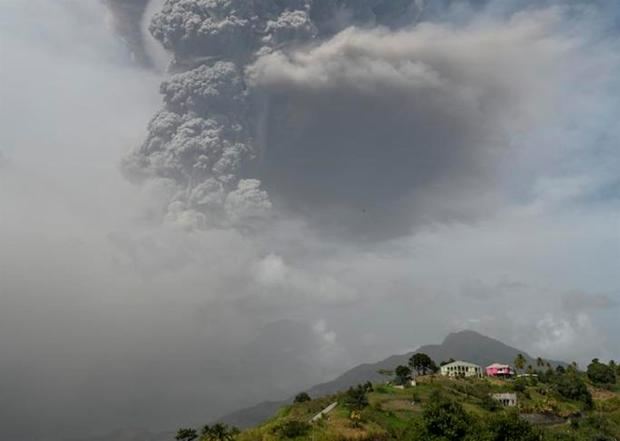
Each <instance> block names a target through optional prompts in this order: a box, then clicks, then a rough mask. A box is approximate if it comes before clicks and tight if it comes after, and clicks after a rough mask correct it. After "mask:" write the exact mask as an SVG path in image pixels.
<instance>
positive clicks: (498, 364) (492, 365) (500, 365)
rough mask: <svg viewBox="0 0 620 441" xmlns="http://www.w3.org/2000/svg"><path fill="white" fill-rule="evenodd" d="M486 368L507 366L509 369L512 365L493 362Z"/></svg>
mask: <svg viewBox="0 0 620 441" xmlns="http://www.w3.org/2000/svg"><path fill="white" fill-rule="evenodd" d="M488 368H497V369H502V368H503V369H505V368H509V369H512V367H510V365H508V364H501V363H493V364H491V365H489V366H487V369H488Z"/></svg>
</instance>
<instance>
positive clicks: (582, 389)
mask: <svg viewBox="0 0 620 441" xmlns="http://www.w3.org/2000/svg"><path fill="white" fill-rule="evenodd" d="M553 382H554V387H555V390H556V391H557V392H558V393H559V394H560V395H562V396H563V397H564V398H568V399H569V400H575V401H581V402H582V403H584V404H585V405H586V408H591V407H592V405H593V401H592V395H591V394H590V391H589V390H588V386H587V385H586V383H585V382H584V381H583V380H582V379H581V378H579V376H578V375H577V374H574V373H564V374H562V375H555V376H554V377H553Z"/></svg>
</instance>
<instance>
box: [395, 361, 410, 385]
mask: <svg viewBox="0 0 620 441" xmlns="http://www.w3.org/2000/svg"><path fill="white" fill-rule="evenodd" d="M395 373H396V381H397V382H398V384H406V383H407V382H408V381H409V380H410V379H411V369H410V368H409V367H408V366H403V365H400V366H398V367H397V368H396V371H395Z"/></svg>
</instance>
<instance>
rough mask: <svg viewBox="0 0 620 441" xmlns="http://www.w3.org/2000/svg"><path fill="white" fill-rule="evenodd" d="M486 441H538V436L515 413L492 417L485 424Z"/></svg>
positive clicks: (528, 424) (529, 425)
mask: <svg viewBox="0 0 620 441" xmlns="http://www.w3.org/2000/svg"><path fill="white" fill-rule="evenodd" d="M487 433H488V435H487V436H486V437H484V439H485V440H486V441H538V440H539V439H540V438H539V434H538V433H536V431H535V430H534V428H533V427H532V425H531V424H530V423H528V422H527V421H524V420H522V419H521V418H519V416H518V414H517V413H516V412H509V413H502V414H497V415H494V416H493V417H492V418H490V419H489V421H488V423H487Z"/></svg>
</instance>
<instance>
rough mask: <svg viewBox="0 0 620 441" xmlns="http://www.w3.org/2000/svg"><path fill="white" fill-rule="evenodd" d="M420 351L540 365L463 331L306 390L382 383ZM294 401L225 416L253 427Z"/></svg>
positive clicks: (322, 391)
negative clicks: (384, 372) (384, 371)
mask: <svg viewBox="0 0 620 441" xmlns="http://www.w3.org/2000/svg"><path fill="white" fill-rule="evenodd" d="M416 352H424V353H425V354H428V355H429V356H430V357H431V358H432V359H433V360H435V362H436V363H437V364H439V363H440V362H442V361H444V360H449V359H450V358H454V359H455V360H466V361H470V362H472V363H476V364H479V365H481V366H483V367H484V366H487V365H489V364H491V363H495V362H497V363H506V364H512V363H513V361H514V359H515V358H516V357H517V355H518V354H523V356H524V357H525V358H526V360H527V364H531V365H532V366H536V359H535V358H533V357H531V356H530V355H529V354H527V353H526V352H525V351H522V350H519V349H516V348H513V347H511V346H508V345H506V344H504V343H502V342H501V341H499V340H495V339H493V338H490V337H487V336H484V335H482V334H479V333H477V332H474V331H461V332H455V333H452V334H449V335H448V336H447V337H446V338H445V339H444V341H443V343H441V344H439V345H426V346H421V347H420V348H419V349H417V350H416V351H413V352H409V353H407V354H402V355H392V356H391V357H388V358H386V359H385V360H382V361H380V362H378V363H368V364H361V365H359V366H357V367H354V368H353V369H351V370H349V371H347V372H345V373H344V374H342V375H340V376H339V377H338V378H336V379H334V380H332V381H329V382H327V383H322V384H318V385H316V386H313V387H311V388H310V389H308V390H307V391H306V392H308V394H309V395H310V396H311V397H319V396H322V395H328V394H333V393H336V392H338V391H341V390H343V389H347V388H349V387H351V386H354V385H356V384H359V383H364V382H366V381H372V382H381V381H385V380H386V377H385V376H384V375H382V374H380V373H379V372H378V371H380V370H381V369H388V370H393V369H394V368H395V367H396V366H398V365H401V364H407V363H408V361H409V358H410V357H411V356H412V355H413V354H414V353H416ZM549 362H550V363H551V364H552V365H554V366H555V365H558V364H564V363H562V362H558V361H550V360H549ZM291 401H292V399H291V400H285V401H279V402H273V401H271V402H264V403H260V404H257V405H256V406H252V407H249V408H246V409H241V410H239V411H236V412H233V413H231V414H228V415H226V416H224V417H222V418H221V421H224V422H226V423H228V424H232V425H235V426H237V427H241V428H243V427H251V426H255V425H257V424H260V423H261V422H263V421H265V420H266V419H268V418H270V417H271V416H272V415H274V413H275V412H276V411H277V410H278V409H279V408H280V407H281V406H283V405H286V404H288V403H290V402H291Z"/></svg>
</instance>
